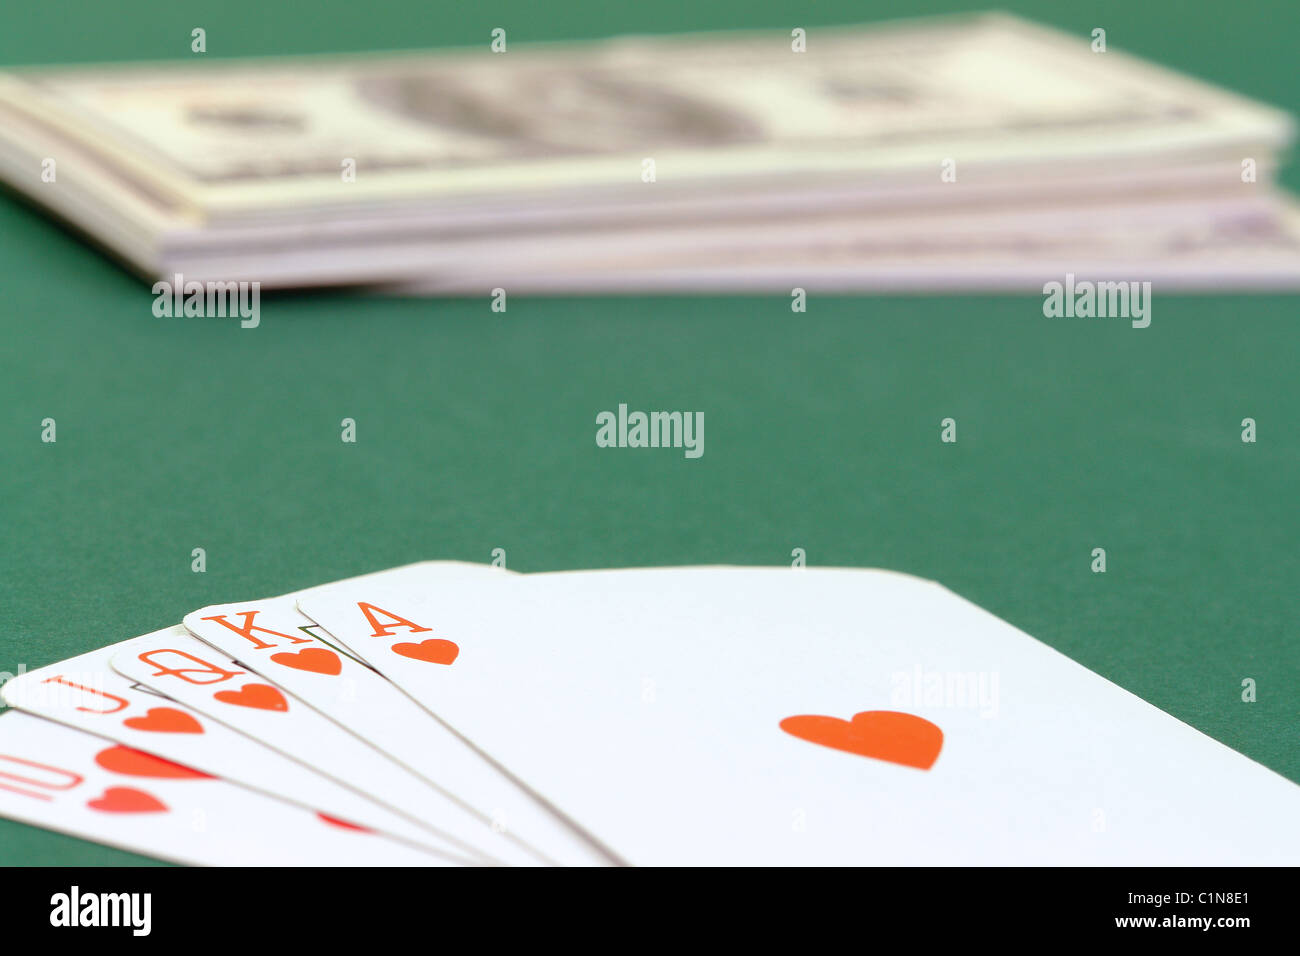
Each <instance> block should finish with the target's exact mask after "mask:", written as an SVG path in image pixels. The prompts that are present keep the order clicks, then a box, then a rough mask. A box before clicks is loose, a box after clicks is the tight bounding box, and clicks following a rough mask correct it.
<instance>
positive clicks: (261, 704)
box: [212, 684, 289, 710]
mask: <svg viewBox="0 0 1300 956" xmlns="http://www.w3.org/2000/svg"><path fill="white" fill-rule="evenodd" d="M212 696H213V697H214V698H216V699H217V700H219V701H221V702H222V703H223V704H238V705H239V706H240V707H256V708H257V709H258V710H288V709H289V702H288V701H287V700H285V699H284V695H283V694H281V693H280V692H279V691H278V690H276V689H275V688H274V687H272V686H270V685H269V684H245V685H244V686H243V687H241V688H239V690H219V691H217V692H216V693H215V694H213V695H212Z"/></svg>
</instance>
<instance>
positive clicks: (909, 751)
mask: <svg viewBox="0 0 1300 956" xmlns="http://www.w3.org/2000/svg"><path fill="white" fill-rule="evenodd" d="M781 729H782V730H784V731H785V732H786V733H787V734H791V735H792V736H795V737H798V738H799V739H801V740H808V741H811V742H812V743H815V744H821V745H822V746H823V747H834V748H835V749H836V750H845V751H848V752H849V753H851V754H859V755H860V756H863V757H874V758H875V759H877V760H888V761H889V762H890V763H901V764H903V765H904V766H908V767H917V768H919V769H921V770H929V769H930V768H931V767H932V766H934V762H935V761H936V760H938V759H939V751H940V750H941V749H943V731H942V730H940V729H939V728H938V727H937V726H936V725H934V724H932V723H930V721H928V720H925V719H924V718H922V717H917V716H915V715H914V714H902V713H899V712H898V711H894V710H864V711H863V712H862V713H860V714H854V715H853V719H852V720H851V721H850V720H840V719H839V718H838V717H819V716H816V715H812V714H803V715H800V716H798V717H787V718H786V719H785V720H783V721H781Z"/></svg>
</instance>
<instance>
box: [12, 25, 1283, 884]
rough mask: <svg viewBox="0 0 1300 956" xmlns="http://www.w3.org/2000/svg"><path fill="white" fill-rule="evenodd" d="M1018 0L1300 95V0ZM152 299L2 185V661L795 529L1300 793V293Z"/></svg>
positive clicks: (22, 39) (166, 31)
mask: <svg viewBox="0 0 1300 956" xmlns="http://www.w3.org/2000/svg"><path fill="white" fill-rule="evenodd" d="M1004 6H1005V8H1007V9H1010V10H1013V11H1016V12H1019V13H1022V14H1025V15H1028V16H1031V17H1034V18H1036V19H1039V20H1042V21H1045V22H1050V23H1054V24H1056V25H1058V26H1061V27H1063V28H1066V29H1068V30H1071V31H1074V32H1076V33H1078V34H1080V35H1081V36H1086V35H1087V34H1088V33H1089V31H1090V30H1091V29H1092V28H1093V27H1094V26H1103V27H1105V28H1106V30H1107V32H1108V38H1109V43H1110V45H1111V46H1112V47H1113V48H1124V49H1127V50H1130V51H1133V52H1136V53H1139V54H1142V55H1145V56H1148V57H1150V58H1152V59H1154V60H1157V61H1159V62H1162V63H1165V64H1168V65H1171V66H1174V67H1177V68H1180V69H1183V70H1185V71H1187V72H1189V73H1193V74H1196V75H1198V76H1201V77H1205V78H1207V79H1210V80H1214V81H1217V82H1219V83H1222V84H1223V85H1225V86H1228V87H1230V88H1232V89H1235V90H1238V91H1240V92H1243V93H1246V94H1249V95H1252V96H1254V97H1257V98H1260V99H1262V100H1265V101H1267V102H1270V103H1273V104H1276V105H1278V106H1281V107H1283V108H1285V109H1287V110H1289V111H1290V112H1292V113H1300V75H1298V74H1297V71H1296V67H1295V54H1294V48H1295V43H1296V38H1297V36H1300V30H1297V11H1300V5H1297V4H1294V3H1282V2H1278V3H1269V4H1265V3H1250V2H1245V3H1236V4H1232V5H1229V6H1223V5H1218V4H1213V5H1212V4H1208V3H1207V4H1203V5H1201V4H1191V3H1177V4H1175V3H1141V4H1135V3H1132V2H1127V0H1126V2H1113V3H1086V2H1084V3H1079V2H1071V3H1069V4H1061V5H1055V4H1041V3H1040V4H1023V3H1020V4H1005V5H1004ZM958 9H970V10H974V9H979V6H978V5H970V6H966V7H959V6H956V5H954V4H952V3H927V2H919V3H911V4H909V5H907V6H906V9H905V10H903V9H901V8H900V7H898V6H895V5H890V4H883V3H849V2H836V0H818V2H816V3H797V2H753V0H746V2H743V3H742V2H737V0H726V2H711V3H708V4H701V3H690V4H687V3H675V2H673V3H662V4H631V3H622V4H610V3H608V2H594V0H581V2H567V3H564V4H563V5H545V6H543V5H539V4H533V3H522V2H517V0H516V2H510V3H500V2H483V3H478V4H473V5H470V4H456V5H454V6H453V5H451V4H443V5H437V4H427V3H413V2H412V3H394V2H385V0H378V2H367V3H355V2H352V0H324V2H321V0H316V2H312V3H310V4H289V3H275V4H268V3H266V2H265V0H258V2H252V0H221V2H219V3H218V2H213V3H204V4H178V3H176V2H173V0H168V2H161V0H160V2H147V3H140V2H137V3H134V4H129V5H117V4H113V5H106V4H101V3H97V2H96V3H92V2H79V3H75V4H68V3H61V2H57V0H47V2H43V3H40V4H34V3H32V4H28V3H22V4H8V5H6V6H5V7H4V10H3V13H2V14H0V64H22V63H55V62H93V61H107V60H131V59H162V58H181V57H186V56H188V44H189V31H190V30H191V29H192V28H193V27H194V26H203V27H205V28H206V29H207V32H208V44H209V46H208V49H209V55H211V56H225V55H229V56H244V55H251V54H278V53H307V52H329V51H336V50H367V49H384V48H408V47H418V46H439V45H460V44H484V43H486V42H487V37H488V35H489V32H490V30H491V29H492V28H493V27H497V26H502V27H505V28H506V29H507V30H508V32H509V37H510V42H511V43H522V42H525V41H529V40H552V39H567V38H580V37H598V36H605V35H610V34H615V33H620V32H628V31H642V32H674V31H683V30H696V29H712V28H730V27H753V28H772V29H773V30H777V31H782V32H783V33H785V34H787V35H788V31H789V29H790V28H791V27H793V26H803V27H812V26H816V25H818V24H836V23H846V22H857V21H868V20H873V19H880V18H887V17H891V16H896V15H899V13H901V12H906V13H909V14H922V13H931V12H945V11H952V10H958ZM1284 178H1285V179H1286V181H1287V182H1288V183H1289V185H1290V186H1291V187H1292V188H1293V189H1294V188H1295V187H1296V185H1297V183H1298V182H1300V176H1298V174H1297V170H1296V168H1295V166H1294V165H1288V167H1287V169H1286V171H1285V173H1284ZM151 302H152V299H151V297H150V294H149V290H148V288H147V286H146V285H145V284H144V283H142V282H141V281H140V280H138V279H135V278H133V277H132V276H130V275H128V274H126V273H125V272H123V271H121V270H120V269H119V268H118V267H117V266H115V265H114V264H112V263H111V262H109V261H108V260H107V259H105V258H104V257H102V256H101V255H100V254H98V253H97V252H95V251H94V250H93V249H91V248H90V247H88V246H87V245H85V244H84V243H83V242H82V241H80V240H79V239H77V238H76V237H75V236H73V235H71V234H69V233H68V232H66V231H65V230H63V229H62V228H60V227H59V226H57V225H55V224H53V223H52V222H50V221H49V220H47V219H46V218H44V217H43V216H42V215H41V214H40V213H39V212H37V211H35V210H33V209H31V208H29V207H27V206H25V205H23V204H21V203H19V202H17V201H15V200H14V199H13V197H12V196H7V195H4V196H0V328H2V329H3V350H2V352H0V455H2V456H3V458H2V459H0V466H2V467H0V517H2V518H3V523H2V527H3V541H2V543H0V581H2V582H3V595H2V599H0V671H10V672H13V671H16V670H17V669H18V667H19V665H25V666H26V668H28V669H31V668H35V667H39V666H42V665H45V664H48V663H50V662H53V661H56V660H59V659H61V658H65V657H68V656H71V655H74V654H77V653H81V652H83V651H86V650H89V649H91V648H94V647H97V646H101V645H103V644H107V643H109V642H112V641H118V640H122V639H125V638H127V637H131V636H133V635H136V634H142V633H145V632H148V631H152V630H155V629H158V628H160V627H163V626H166V625H169V624H172V623H175V622H177V621H179V620H180V618H181V616H182V615H183V614H184V613H186V612H187V611H189V610H192V609H193V608H196V607H200V606H202V605H206V604H211V603H216V602H225V601H232V600H237V599H240V598H246V597H255V596H256V597H260V596H264V595H272V594H278V593H282V592H285V591H290V590H293V589H296V588H302V587H306V586H309V585H313V584H318V583H322V582H325V581H329V580H332V579H335V578H340V577H345V576H348V575H354V574H359V573H363V572H367V571H373V570H377V569H381V568H385V567H389V566H393V565H399V564H404V563H407V562H411V561H417V560H422V559H428V558H454V559H463V560H472V561H487V560H489V559H490V553H491V551H492V549H493V548H496V547H502V548H505V549H506V551H507V553H508V560H509V564H510V566H511V567H512V568H514V569H515V570H520V571H542V570H555V569H563V568H596V567H616V566H636V565H673V564H702V563H736V564H785V563H789V560H790V551H791V549H792V548H795V547H802V548H804V549H806V551H807V555H808V561H809V563H810V564H813V565H846V566H863V567H884V568H893V569H896V570H900V571H906V572H910V573H913V574H918V575H922V576H925V577H928V578H934V579H937V580H939V581H941V582H943V583H944V584H946V585H948V586H949V587H951V588H952V589H954V590H956V591H957V592H959V593H960V594H962V595H964V596H966V597H967V598H970V599H971V600H973V601H975V602H977V603H978V604H980V605H982V606H983V607H986V608H988V609H989V610H991V611H993V612H994V613H996V614H998V615H1000V616H1001V617H1003V618H1005V619H1006V620H1008V621H1010V622H1011V623H1013V624H1015V625H1017V626H1018V627H1021V628H1023V629H1024V630H1026V631H1028V632H1029V633H1031V634H1033V635H1035V636H1036V637H1038V638H1039V639H1041V640H1043V641H1045V642H1047V643H1048V644H1050V645H1052V646H1053V647H1055V648H1057V649H1059V650H1061V651H1063V652H1064V653H1066V654H1068V655H1069V656H1071V657H1073V658H1074V659H1076V660H1078V661H1080V662H1082V663H1083V664H1085V665H1087V666H1088V667H1090V668H1092V669H1093V670H1095V671H1097V672H1098V673H1100V674H1102V675H1103V676H1105V677H1107V678H1109V679H1111V680H1113V681H1115V682H1116V683H1118V684H1120V685H1121V686H1123V687H1125V688H1127V689H1129V690H1131V691H1133V692H1134V693H1136V694H1138V695H1139V696H1141V697H1143V698H1145V699H1146V700H1148V701H1150V702H1151V703H1153V704H1155V705H1156V706H1158V707H1160V708H1162V709H1164V710H1166V711H1168V712H1170V713H1171V714H1173V715H1175V716H1176V717H1178V718H1180V719H1182V720H1185V721H1187V722H1188V723H1190V724H1192V725H1193V726H1195V727H1197V728H1199V729H1201V730H1203V731H1205V732H1206V733H1208V734H1210V735H1211V736H1213V737H1215V738H1217V739H1219V740H1221V741H1223V742H1224V743H1226V744H1228V745H1229V746H1231V747H1234V748H1236V749H1238V750H1240V751H1241V752H1243V753H1245V754H1246V755H1248V756H1250V757H1252V758H1254V759H1256V760H1259V761H1261V762H1262V763H1264V764H1266V765H1267V766H1269V767H1272V768H1274V769H1275V770H1277V771H1279V772H1280V773H1282V774H1285V775H1286V776H1288V777H1290V778H1291V779H1292V780H1297V781H1300V747H1298V746H1297V744H1300V735H1298V733H1297V719H1296V718H1297V708H1296V704H1295V700H1296V690H1297V683H1298V680H1300V660H1298V655H1297V653H1296V651H1295V635H1294V629H1295V625H1294V621H1295V619H1296V611H1297V598H1298V596H1300V589H1298V588H1297V581H1298V580H1300V575H1298V574H1297V571H1298V569H1300V557H1298V556H1297V544H1296V542H1297V539H1298V538H1300V534H1298V532H1300V521H1298V520H1297V507H1296V490H1297V487H1298V484H1297V474H1298V473H1300V468H1298V466H1300V431H1298V430H1297V429H1298V425H1297V423H1300V390H1298V389H1297V386H1296V359H1297V354H1300V350H1298V349H1297V344H1298V342H1300V332H1298V331H1297V327H1296V322H1297V310H1296V305H1297V300H1296V299H1295V298H1294V297H1283V296H1229V295H1222V296H1197V297H1185V298H1163V297H1157V299H1156V301H1155V304H1154V310H1153V322H1152V325H1151V327H1150V328H1149V329H1146V330H1144V331H1137V330H1133V329H1131V328H1129V327H1128V325H1127V323H1124V322H1103V321H1093V322H1088V321H1067V320H1047V319H1044V318H1043V316H1042V312H1041V299H1040V298H1038V297H979V298H968V297H919V296H918V297H835V298H828V297H823V296H817V295H816V294H814V295H813V297H812V299H811V301H810V306H809V309H808V312H807V313H806V314H805V315H793V314H792V313H791V312H790V307H789V300H788V298H787V297H785V296H776V297H685V298H674V297H667V296H665V297H654V298H633V299H618V298H586V299H576V298H575V299H527V298H522V297H512V298H511V300H510V306H509V311H508V312H507V313H506V314H504V315H501V314H494V313H492V312H491V311H490V310H489V308H488V303H487V301H486V299H484V300H474V301H440V300H420V299H397V298H393V299H388V298H382V297H375V296H365V295H350V294H338V293H322V294H294V295H280V296H275V297H266V298H264V300H263V303H262V315H263V318H262V325H261V327H260V328H258V329H256V330H250V331H245V330H241V329H240V328H239V327H238V325H237V324H235V323H234V322H232V321H229V320H215V319H188V320H185V319H158V318H155V317H154V316H153V315H152V313H151V311H150V305H151ZM619 402H627V403H629V405H630V406H631V407H633V408H676V409H691V410H700V411H703V412H704V413H705V419H706V424H707V429H706V446H705V448H706V451H705V455H704V457H703V458H701V459H699V460H695V461H690V460H686V459H685V458H684V457H682V455H681V454H680V453H676V452H667V451H653V450H646V451H618V452H615V451H609V450H601V449H598V448H597V447H596V446H595V442H594V436H595V424H594V420H595V414H596V413H597V412H598V411H600V410H602V409H607V408H614V407H616V406H617V404H618V403H619ZM945 416H952V417H954V418H955V419H957V421H958V428H959V442H958V443H957V444H956V445H945V444H941V443H940V441H939V421H940V419H941V418H943V417H945ZM1246 416H1250V417H1253V418H1255V419H1256V420H1257V421H1258V423H1259V441H1258V443H1257V444H1254V445H1248V444H1243V443H1242V442H1241V440H1240V424H1239V423H1240V422H1241V419H1242V418H1244V417H1246ZM45 417H53V418H55V419H56V420H57V422H58V442H57V444H43V443H42V442H41V441H40V438H39V433H40V422H41V420H42V419H43V418H45ZM344 417H351V418H355V419H356V421H357V423H358V436H359V440H358V442H357V444H355V445H348V444H344V443H342V442H341V441H340V440H339V422H340V420H341V419H342V418H344ZM195 547H203V548H205V549H206V550H207V555H208V570H207V572H206V573H205V574H195V573H192V572H191V570H190V552H191V549H193V548H195ZM1094 547H1104V548H1106V549H1107V553H1108V571H1107V573H1106V574H1104V575H1098V574H1092V573H1091V572H1090V570H1089V563H1090V552H1091V549H1092V548H1094ZM1244 677H1252V678H1254V679H1255V680H1256V681H1257V682H1258V688H1259V691H1258V693H1259V700H1258V702H1257V703H1254V704H1244V703H1242V702H1241V700H1240V693H1241V688H1240V684H1241V681H1242V678H1244ZM127 862H147V861H144V860H142V859H141V858H139V857H135V856H133V855H131V854H126V853H121V852H118V851H115V850H110V849H107V848H104V847H100V846H96V845H94V844H90V843H85V842H82V841H79V840H74V839H71V838H67V837H63V836H59V835H55V834H51V833H47V832H45V831H42V830H38V829H34V828H30V827H25V826H22V825H18V824H14V823H10V822H7V821H0V863H6V864H22V863H38V864H72V863H77V864H118V863H127Z"/></svg>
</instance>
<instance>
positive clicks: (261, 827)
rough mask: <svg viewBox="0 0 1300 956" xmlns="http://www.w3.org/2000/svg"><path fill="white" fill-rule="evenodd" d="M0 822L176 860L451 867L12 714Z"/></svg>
mask: <svg viewBox="0 0 1300 956" xmlns="http://www.w3.org/2000/svg"><path fill="white" fill-rule="evenodd" d="M0 816H5V817H9V818H10V819H13V820H20V821H22V822H23V823H30V824H33V825H35V826H38V827H45V828H46V829H49V830H58V831H59V832H61V833H69V834H71V835H73V836H77V837H81V838H83V839H87V840H94V841H95V842H97V843H105V844H108V845H109V846H115V847H118V848H120V849H125V850H132V851H134V852H137V853H143V854H146V855H148V856H155V857H158V858H160V859H164V860H171V861H173V862H176V863H190V864H197V865H210V866H338V865H340V864H343V863H346V864H348V865H375V866H439V865H450V863H449V862H448V861H446V860H444V859H441V858H439V857H436V856H433V855H431V854H428V853H424V852H422V851H420V850H417V849H416V848H414V847H411V846H407V845H405V844H402V843H399V842H397V841H395V840H390V839H387V838H386V837H382V836H380V835H378V834H376V833H372V832H368V831H365V830H362V829H359V828H357V827H352V826H348V825H344V824H341V823H339V822H331V821H330V820H329V819H328V818H326V817H322V816H321V815H320V814H318V813H314V812H312V811H310V810H306V809H304V808H302V807H298V806H295V805H293V804H291V803H285V802H284V801H282V800H275V799H273V798H271V797H268V796H265V795H263V794H260V793H255V792H254V791H252V790H248V789H245V788H244V787H239V786H236V785H234V784H232V783H228V782H226V781H224V780H220V779H217V778H215V777H209V776H207V775H205V774H202V773H199V772H198V771H196V770H193V769H190V768H188V767H184V766H181V765H179V764H175V763H171V762H169V761H166V760H161V759H159V758H157V757H154V756H151V755H149V754H146V753H143V752H141V751H138V750H132V749H130V748H128V747H123V746H121V745H119V744H115V743H113V742H112V741H111V740H106V739H104V738H103V737H96V736H94V735H92V734H87V733H83V732H82V731H79V730H74V729H72V728H70V727H66V726H63V725H61V724H57V723H54V722H52V721H48V720H42V719H41V718H39V717H33V716H31V715H29V714H23V713H18V712H11V713H8V714H5V715H4V716H3V717H0ZM6 862H8V863H17V862H21V861H17V860H8V861H6Z"/></svg>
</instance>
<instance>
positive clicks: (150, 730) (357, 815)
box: [0, 626, 477, 862]
mask: <svg viewBox="0 0 1300 956" xmlns="http://www.w3.org/2000/svg"><path fill="white" fill-rule="evenodd" d="M175 637H183V638H185V639H186V640H189V639H190V637H189V634H188V633H187V632H186V630H185V628H183V627H180V626H177V627H171V628H166V629H164V630H162V631H158V632H156V633H154V634H150V635H146V636H145V637H143V638H133V639H132V640H129V641H122V642H120V643H118V644H111V645H109V646H108V647H102V648H99V649H98V650H94V651H90V652H89V653H87V654H82V655H79V656H77V657H73V658H70V659H69V660H65V661H60V662H59V663H57V664H51V665H49V666H48V667H41V668H38V669H36V670H34V671H28V672H27V673H25V674H20V675H18V676H17V677H15V678H12V679H11V680H9V681H7V682H6V683H5V684H4V687H3V689H2V690H0V698H2V699H3V700H4V702H5V703H6V704H8V705H9V706H10V707H14V708H17V709H19V710H23V711H27V712H28V713H31V714H35V715H37V716H40V717H45V718H48V719H49V720H53V721H57V722H58V723H61V724H66V725H67V726H69V727H75V728H77V729H78V730H84V731H87V732H89V733H92V734H96V735H98V736H101V737H106V738H108V739H110V740H114V741H117V742H118V743H121V744H124V745H126V746H127V747H130V748H132V749H134V750H139V751H142V752H145V753H149V754H153V755H154V756H157V757H160V758H163V759H165V760H169V761H172V762H174V763H180V764H184V765H185V766H187V767H193V768H194V769H196V770H200V771H203V772H204V773H207V774H211V775H212V776H214V777H221V778H224V779H226V780H229V781H232V782H234V783H237V784H240V785H243V786H246V787H249V788H251V789H254V790H258V791H260V792H262V793H266V794H269V795H271V796H274V797H278V798H281V799H284V800H288V801H291V802H293V803H296V804H298V805H300V806H303V807H308V808H311V809H313V810H320V811H322V812H324V813H326V814H328V815H330V816H331V817H333V818H336V819H342V820H348V821H351V822H353V823H356V824H359V825H363V826H365V827H366V828H368V829H372V830H375V831H377V832H382V833H385V834H387V835H389V836H393V837H396V838H399V839H402V840H404V841H406V842H408V843H411V844H413V845H416V846H419V847H421V848H422V849H424V850H425V851H427V852H437V853H439V854H440V855H441V856H444V857H450V858H453V859H457V860H459V861H461V862H474V861H476V860H477V856H472V857H470V856H467V855H466V854H465V853H464V852H463V851H460V850H459V849H458V848H457V847H456V846H454V845H453V844H450V843H448V842H447V841H445V840H441V839H439V838H438V837H437V836H435V835H434V834H432V833H430V832H429V831H428V830H426V829H425V828H424V827H421V826H419V825H417V824H415V823H413V822H411V821H410V820H408V819H406V818H405V817H402V816H400V815H399V814H397V813H395V812H394V811H392V810H389V809H387V808H386V807H384V806H383V805H382V804H378V803H376V802H374V801H373V800H370V799H368V798H366V797H364V796H362V795H360V794H358V793H356V792H355V791H353V790H350V789H348V788H347V787H344V786H341V785H340V784H338V783H335V782H334V781H333V780H331V779H330V778H328V777H325V776H322V775H321V774H319V773H317V772H315V771H314V770H312V769H310V768H309V767H305V766H303V765H302V764H301V763H298V762H297V761H294V760H290V759H288V758H287V757H285V756H283V755H282V754H280V753H277V752H276V751H275V750H272V749H271V748H270V747H267V746H265V745H264V744H261V743H259V742H258V741H256V740H254V739H252V738H250V737H246V736H244V735H243V734H240V733H237V732H236V731H234V730H231V729H230V728H229V727H226V726H225V725H223V724H220V723H218V722H216V721H214V720H209V719H208V718H206V717H205V716H203V715H202V714H199V713H197V712H195V711H194V710H192V709H190V708H189V707H186V706H184V705H183V704H180V703H178V702H177V701H175V700H173V699H171V698H168V697H164V696H163V695H161V694H159V693H157V692H156V691H151V690H148V689H147V688H145V687H144V686H142V685H140V684H137V683H135V682H133V681H131V680H128V679H127V678H125V677H123V676H122V675H120V674H118V673H117V672H116V671H114V670H113V669H112V668H111V667H110V666H109V662H110V660H111V659H112V658H113V656H114V655H115V654H117V653H118V652H119V651H128V650H130V649H131V648H133V647H135V646H137V645H138V643H139V642H141V641H145V640H148V639H151V638H161V639H164V640H165V639H170V638H175ZM435 862H437V861H435Z"/></svg>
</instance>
